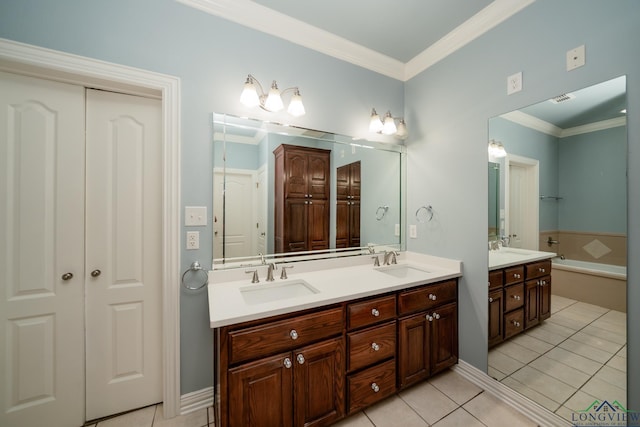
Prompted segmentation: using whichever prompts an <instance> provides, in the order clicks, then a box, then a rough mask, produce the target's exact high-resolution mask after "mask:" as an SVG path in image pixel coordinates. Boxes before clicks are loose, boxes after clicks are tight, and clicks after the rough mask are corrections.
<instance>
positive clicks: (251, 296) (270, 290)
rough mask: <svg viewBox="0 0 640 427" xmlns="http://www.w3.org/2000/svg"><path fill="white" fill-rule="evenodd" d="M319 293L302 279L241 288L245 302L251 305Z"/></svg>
mask: <svg viewBox="0 0 640 427" xmlns="http://www.w3.org/2000/svg"><path fill="white" fill-rule="evenodd" d="M319 292H320V291H318V290H317V289H316V288H314V287H313V286H311V285H310V284H309V283H307V282H306V281H304V280H301V279H296V280H287V281H284V282H273V283H266V284H256V285H251V286H245V287H242V288H240V293H241V294H242V298H244V301H245V302H246V303H247V304H249V305H255V304H263V303H266V302H272V301H278V300H283V299H289V298H296V297H301V296H305V295H312V294H317V293H319Z"/></svg>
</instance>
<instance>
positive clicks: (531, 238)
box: [504, 154, 540, 251]
mask: <svg viewBox="0 0 640 427" xmlns="http://www.w3.org/2000/svg"><path fill="white" fill-rule="evenodd" d="M512 164H513V165H518V166H522V167H524V168H525V169H526V174H527V175H526V182H525V187H526V191H524V194H526V195H527V196H528V197H527V199H526V200H525V202H524V203H525V204H526V207H525V209H523V211H524V212H526V218H525V220H524V221H523V222H524V223H525V224H529V227H528V228H527V229H526V230H521V231H520V233H521V235H523V236H524V239H523V240H522V241H523V242H524V243H525V244H526V245H525V247H523V249H530V250H536V251H537V250H538V249H539V244H540V242H539V241H540V231H539V229H540V224H539V222H540V179H539V178H540V161H539V160H536V159H530V158H528V157H523V156H517V155H515V154H507V156H506V157H505V161H504V182H505V189H504V212H505V227H504V229H505V234H506V235H508V236H510V235H511V234H512V230H511V223H510V220H509V218H510V213H509V210H510V209H509V206H510V197H509V195H510V191H511V178H510V175H509V174H510V170H509V167H510V166H511V165H512Z"/></svg>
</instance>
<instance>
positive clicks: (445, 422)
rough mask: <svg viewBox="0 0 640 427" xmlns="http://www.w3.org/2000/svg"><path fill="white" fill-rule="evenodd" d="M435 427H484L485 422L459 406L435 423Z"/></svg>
mask: <svg viewBox="0 0 640 427" xmlns="http://www.w3.org/2000/svg"><path fill="white" fill-rule="evenodd" d="M434 427H484V424H482V423H481V422H480V421H479V420H478V419H477V418H474V416H473V415H471V414H470V413H468V412H467V411H465V410H464V409H463V408H459V409H456V410H455V411H453V412H452V413H450V414H449V415H447V416H446V417H445V418H443V419H442V420H440V421H438V422H437V423H435V424H434Z"/></svg>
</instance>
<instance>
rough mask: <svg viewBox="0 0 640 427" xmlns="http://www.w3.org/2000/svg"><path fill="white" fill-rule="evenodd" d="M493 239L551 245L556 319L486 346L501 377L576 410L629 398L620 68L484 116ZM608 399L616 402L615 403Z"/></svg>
mask: <svg viewBox="0 0 640 427" xmlns="http://www.w3.org/2000/svg"><path fill="white" fill-rule="evenodd" d="M489 140H490V141H491V140H494V141H495V142H499V143H501V144H502V145H503V146H504V148H505V151H506V153H507V154H506V157H500V158H489V183H490V191H489V224H488V228H489V240H492V239H495V238H496V237H498V238H499V237H503V236H509V237H510V240H511V245H512V246H516V247H520V248H523V249H531V250H541V251H550V252H555V253H557V254H558V256H557V257H556V258H554V259H553V260H552V262H553V264H552V265H553V267H552V275H551V286H552V288H551V293H552V296H551V313H552V314H551V317H550V318H549V319H547V320H545V321H544V322H542V323H541V324H540V325H538V326H533V327H532V328H530V329H526V330H525V332H524V333H521V334H519V335H518V336H516V337H513V338H512V339H510V340H507V341H505V342H504V343H501V344H498V345H497V346H495V347H492V348H491V349H490V350H489V358H488V359H489V369H488V372H489V374H490V375H491V376H493V377H494V378H495V379H497V380H498V381H501V382H502V383H504V384H506V385H508V386H509V387H511V388H512V389H514V390H515V391H517V392H519V393H521V394H523V395H525V396H527V397H528V398H530V399H532V400H534V401H535V402H537V403H539V404H540V405H542V406H544V407H546V408H547V409H549V410H551V411H553V412H555V413H557V414H558V415H560V416H562V417H564V418H567V419H568V420H571V416H572V415H573V414H574V413H576V412H577V411H581V410H586V409H588V408H589V406H590V405H592V404H593V402H594V401H596V400H597V401H598V402H603V401H605V400H606V401H607V402H610V403H612V404H614V405H619V406H626V402H627V400H626V398H627V396H626V367H627V353H626V343H627V331H626V307H627V301H626V265H627V251H626V248H627V244H626V243H627V229H626V226H627V199H626V197H627V132H626V78H625V77H624V76H623V77H619V78H616V79H612V80H609V81H606V82H603V83H600V84H596V85H594V86H591V87H588V88H584V89H581V90H576V91H573V92H570V93H564V94H560V95H559V96H557V97H555V98H553V99H550V100H545V101H542V102H540V103H538V104H535V105H531V106H529V107H526V108H522V109H520V110H518V111H513V112H510V113H506V114H503V115H501V116H499V117H495V118H492V119H490V120H489ZM614 402H615V403H614Z"/></svg>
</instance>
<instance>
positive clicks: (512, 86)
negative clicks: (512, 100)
mask: <svg viewBox="0 0 640 427" xmlns="http://www.w3.org/2000/svg"><path fill="white" fill-rule="evenodd" d="M521 90H522V71H520V72H519V73H515V74H512V75H510V76H509V77H507V95H511V94H513V93H516V92H520V91H521Z"/></svg>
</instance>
